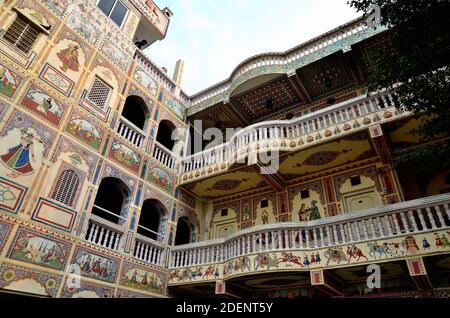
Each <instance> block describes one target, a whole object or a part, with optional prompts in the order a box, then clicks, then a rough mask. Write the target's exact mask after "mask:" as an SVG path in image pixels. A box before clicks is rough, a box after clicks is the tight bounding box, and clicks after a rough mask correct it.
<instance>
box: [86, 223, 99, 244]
mask: <svg viewBox="0 0 450 318" xmlns="http://www.w3.org/2000/svg"><path fill="white" fill-rule="evenodd" d="M96 227H97V225H96V224H95V223H91V228H90V230H89V234H88V238H87V240H88V242H92V239H93V237H94V232H95V229H96Z"/></svg>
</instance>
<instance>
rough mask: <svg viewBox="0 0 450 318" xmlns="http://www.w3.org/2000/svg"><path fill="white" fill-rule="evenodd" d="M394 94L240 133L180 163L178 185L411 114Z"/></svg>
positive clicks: (366, 98)
mask: <svg viewBox="0 0 450 318" xmlns="http://www.w3.org/2000/svg"><path fill="white" fill-rule="evenodd" d="M395 100H396V96H395V93H391V92H387V91H385V92H381V93H379V94H376V95H373V96H369V97H367V96H359V97H356V98H353V99H350V100H347V101H345V102H342V103H339V104H336V105H334V106H330V107H327V108H325V109H322V110H319V111H316V112H313V113H310V114H308V115H305V116H301V117H299V118H295V119H292V120H285V121H268V122H262V123H258V124H255V125H252V126H249V127H246V128H245V129H242V130H239V131H238V132H237V133H235V134H234V135H233V137H232V138H231V139H230V140H229V141H228V142H226V143H224V144H221V145H219V146H216V147H214V148H211V149H207V150H205V151H202V152H200V153H197V154H194V155H192V156H189V157H186V158H184V159H183V160H182V171H181V172H182V175H181V181H180V182H181V184H186V183H191V182H194V181H196V180H198V179H201V178H205V177H209V176H213V175H215V174H219V173H223V172H226V171H227V170H229V169H231V168H232V167H235V166H236V164H239V163H243V164H245V163H248V164H250V165H252V164H256V163H257V162H258V156H259V155H260V153H262V152H266V153H267V152H274V153H278V154H286V153H291V152H297V151H299V150H301V149H305V148H308V147H312V146H317V145H319V144H321V143H323V142H327V141H328V142H331V141H333V140H336V139H338V138H342V137H343V136H346V135H351V134H354V133H357V132H361V131H364V130H367V129H368V127H370V126H372V125H376V124H383V123H387V122H390V121H393V120H397V119H399V118H403V117H405V116H410V115H411V113H409V112H403V111H400V110H398V109H397V108H396V107H395Z"/></svg>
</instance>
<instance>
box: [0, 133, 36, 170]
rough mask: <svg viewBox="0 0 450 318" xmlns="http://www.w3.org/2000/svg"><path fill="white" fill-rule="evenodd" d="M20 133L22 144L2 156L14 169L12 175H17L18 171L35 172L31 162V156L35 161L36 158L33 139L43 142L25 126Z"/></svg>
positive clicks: (4, 161) (3, 160)
mask: <svg viewBox="0 0 450 318" xmlns="http://www.w3.org/2000/svg"><path fill="white" fill-rule="evenodd" d="M20 133H21V137H20V144H19V145H17V146H15V147H12V148H10V149H9V150H8V153H6V154H4V155H3V156H0V159H1V161H2V162H3V164H5V165H6V166H7V167H8V168H10V169H12V170H14V172H13V174H12V175H11V177H17V173H19V174H22V175H28V174H32V173H33V172H34V169H33V166H32V165H31V163H30V156H31V158H32V159H33V161H35V160H36V159H35V157H34V142H33V140H37V141H39V142H40V143H42V141H40V140H39V139H37V138H36V137H34V135H33V134H32V133H30V132H29V131H28V128H23V129H22V130H21V131H20Z"/></svg>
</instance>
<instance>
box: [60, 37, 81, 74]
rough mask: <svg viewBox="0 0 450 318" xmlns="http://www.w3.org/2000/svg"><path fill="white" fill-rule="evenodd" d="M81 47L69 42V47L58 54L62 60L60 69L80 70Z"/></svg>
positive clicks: (64, 70) (65, 70)
mask: <svg viewBox="0 0 450 318" xmlns="http://www.w3.org/2000/svg"><path fill="white" fill-rule="evenodd" d="M79 49H80V48H79V47H78V45H74V44H69V45H68V47H67V48H66V49H64V50H62V51H61V52H59V53H58V54H57V56H58V58H59V60H60V61H61V62H62V66H60V69H61V70H62V71H63V72H67V70H69V69H70V70H72V71H74V72H78V71H79V61H78V56H79V53H78V50H79Z"/></svg>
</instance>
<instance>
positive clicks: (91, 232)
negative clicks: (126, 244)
mask: <svg viewBox="0 0 450 318" xmlns="http://www.w3.org/2000/svg"><path fill="white" fill-rule="evenodd" d="M123 232H124V231H123V228H122V227H121V226H119V225H117V224H114V223H112V222H109V221H107V220H104V219H102V218H100V217H98V216H96V215H91V218H90V220H89V225H88V229H87V232H86V237H85V239H86V241H88V242H89V243H92V244H95V245H98V246H101V247H104V248H108V249H111V250H114V251H118V250H119V246H120V241H121V239H122V236H123Z"/></svg>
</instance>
